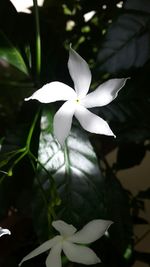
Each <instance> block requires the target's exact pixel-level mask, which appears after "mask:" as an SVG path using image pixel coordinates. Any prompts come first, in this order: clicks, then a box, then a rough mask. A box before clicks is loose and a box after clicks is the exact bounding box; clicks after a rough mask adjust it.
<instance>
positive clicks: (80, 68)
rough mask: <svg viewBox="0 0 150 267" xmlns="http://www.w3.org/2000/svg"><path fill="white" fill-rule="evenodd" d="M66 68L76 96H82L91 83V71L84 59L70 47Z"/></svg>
mask: <svg viewBox="0 0 150 267" xmlns="http://www.w3.org/2000/svg"><path fill="white" fill-rule="evenodd" d="M68 69H69V73H70V76H71V78H72V80H73V82H74V86H75V90H76V92H77V95H78V97H84V96H85V95H86V94H87V92H88V90H89V87H90V84H91V71H90V69H89V66H88V64H87V63H86V61H85V60H84V59H83V58H82V57H81V56H80V55H79V54H78V53H76V52H75V51H74V50H73V49H72V48H70V53H69V61H68Z"/></svg>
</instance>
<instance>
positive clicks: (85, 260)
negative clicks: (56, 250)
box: [63, 241, 100, 265]
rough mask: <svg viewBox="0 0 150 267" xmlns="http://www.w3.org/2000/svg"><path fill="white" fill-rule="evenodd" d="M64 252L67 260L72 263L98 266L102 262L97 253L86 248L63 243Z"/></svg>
mask: <svg viewBox="0 0 150 267" xmlns="http://www.w3.org/2000/svg"><path fill="white" fill-rule="evenodd" d="M63 251H64V254H65V255H66V256H67V258H68V259H69V260H70V261H72V262H77V263H82V264H86V265H91V264H96V263H98V262H100V259H99V258H98V257H97V255H96V254H95V252H94V251H93V250H92V249H90V248H88V247H84V246H80V245H76V244H72V243H70V242H67V241H64V242H63Z"/></svg>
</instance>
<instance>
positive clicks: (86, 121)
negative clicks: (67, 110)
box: [75, 105, 115, 136]
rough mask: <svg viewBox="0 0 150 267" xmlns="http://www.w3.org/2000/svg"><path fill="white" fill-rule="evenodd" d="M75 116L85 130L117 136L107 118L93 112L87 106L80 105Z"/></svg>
mask: <svg viewBox="0 0 150 267" xmlns="http://www.w3.org/2000/svg"><path fill="white" fill-rule="evenodd" d="M75 116H76V118H77V119H78V120H79V122H80V124H81V126H82V127H83V128H84V129H85V130H87V131H89V132H91V133H96V134H105V135H110V136H115V135H114V134H113V132H112V130H111V129H110V127H109V125H108V123H107V122H106V121H105V120H103V119H102V118H100V117H98V116H97V115H95V114H93V113H92V112H90V111H89V110H87V109H86V108H85V107H83V106H81V105H78V108H77V109H76V111H75Z"/></svg>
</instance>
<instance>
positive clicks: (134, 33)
mask: <svg viewBox="0 0 150 267" xmlns="http://www.w3.org/2000/svg"><path fill="white" fill-rule="evenodd" d="M149 31H150V17H149V15H148V14H143V13H142V12H141V13H140V12H139V13H137V14H135V13H131V12H130V13H124V14H121V15H120V16H119V17H118V19H117V20H116V21H115V22H113V23H112V25H111V26H110V28H109V29H108V32H107V33H106V35H105V39H104V42H103V43H102V45H101V47H100V51H99V54H98V60H97V68H98V71H102V72H109V73H113V74H115V73H118V72H119V73H122V72H123V71H125V70H129V69H131V68H139V67H141V66H143V65H144V64H145V62H147V61H148V59H149V58H150V39H149Z"/></svg>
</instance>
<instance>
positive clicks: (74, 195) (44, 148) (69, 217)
mask: <svg viewBox="0 0 150 267" xmlns="http://www.w3.org/2000/svg"><path fill="white" fill-rule="evenodd" d="M38 154H39V158H38V159H39V161H40V162H41V163H42V164H43V165H44V167H45V168H46V169H47V170H48V171H49V173H50V174H52V175H53V177H54V180H55V183H56V187H57V190H58V194H59V196H60V199H61V204H60V203H59V204H60V205H59V206H57V208H56V209H55V212H56V217H57V218H61V219H63V220H65V221H67V222H68V223H69V222H70V223H72V224H74V225H76V226H77V227H80V226H82V225H84V224H85V223H86V222H88V221H90V220H92V219H95V218H102V217H103V214H102V210H103V195H102V194H101V193H100V191H101V189H102V187H103V182H104V178H103V176H102V174H101V172H100V170H99V166H98V162H97V158H96V155H95V153H94V151H93V148H92V146H91V144H90V142H89V140H88V137H87V135H86V133H85V132H84V131H82V132H81V131H80V130H79V129H77V128H73V130H72V132H71V133H70V135H69V137H68V139H67V141H66V144H65V147H64V149H62V148H61V147H60V145H59V144H58V143H57V141H56V140H55V139H54V137H53V135H52V116H51V113H50V110H48V109H47V110H45V111H44V112H43V115H42V119H41V135H40V145H39V152H38ZM39 180H40V183H41V184H42V186H43V188H44V191H45V195H46V197H47V198H48V200H49V202H48V207H47V208H46V207H45V203H44V200H43V198H42V196H41V197H40V187H39V182H38V183H36V184H35V189H36V194H35V198H34V215H36V216H34V217H35V223H36V228H37V229H38V232H39V231H43V232H44V231H45V229H44V227H43V228H42V229H41V225H43V224H44V225H45V224H46V223H45V220H46V217H47V218H48V216H49V214H46V213H48V208H49V207H50V206H52V202H54V199H52V194H53V191H52V188H51V185H52V184H51V181H50V179H49V177H48V175H47V173H46V172H45V170H44V169H42V168H39V173H38V181H39ZM56 202H57V199H56ZM56 205H57V203H56ZM39 210H41V212H40V214H38V213H39ZM37 214H38V216H37ZM47 226H48V224H47ZM39 234H40V235H41V233H39ZM45 236H46V235H45Z"/></svg>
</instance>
